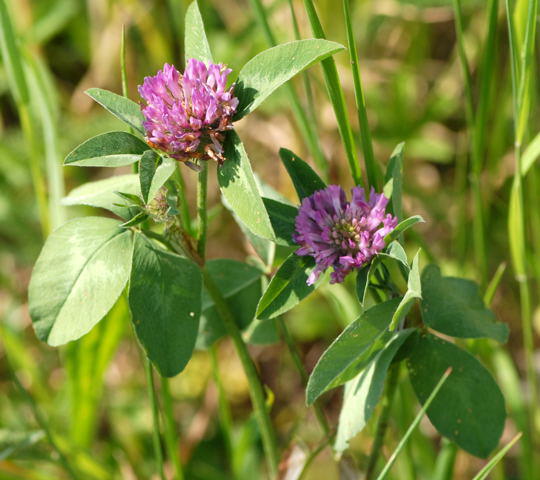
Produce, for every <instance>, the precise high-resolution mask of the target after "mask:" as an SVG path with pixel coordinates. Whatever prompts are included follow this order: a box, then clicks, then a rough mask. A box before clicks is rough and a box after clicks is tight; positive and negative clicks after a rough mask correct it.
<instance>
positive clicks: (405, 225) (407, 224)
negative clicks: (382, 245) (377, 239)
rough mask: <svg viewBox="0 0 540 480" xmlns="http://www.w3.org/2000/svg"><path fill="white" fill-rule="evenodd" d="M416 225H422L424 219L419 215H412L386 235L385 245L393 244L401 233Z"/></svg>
mask: <svg viewBox="0 0 540 480" xmlns="http://www.w3.org/2000/svg"><path fill="white" fill-rule="evenodd" d="M417 223H424V219H423V218H422V217H421V216H420V215H413V216H412V217H409V218H406V219H405V220H402V221H401V222H399V223H398V224H397V226H396V228H394V230H392V231H391V232H390V233H389V234H388V235H386V237H385V239H384V241H385V242H386V243H390V242H393V241H394V240H396V239H397V238H398V237H399V236H400V235H401V234H402V233H403V232H405V231H406V230H408V229H409V228H411V227H412V226H414V225H416V224H417Z"/></svg>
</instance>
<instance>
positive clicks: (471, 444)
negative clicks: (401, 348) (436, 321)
mask: <svg viewBox="0 0 540 480" xmlns="http://www.w3.org/2000/svg"><path fill="white" fill-rule="evenodd" d="M411 340H412V341H414V342H413V343H412V345H411V348H410V349H409V356H408V359H407V368H408V369H409V377H410V380H411V384H412V386H413V389H414V391H415V393H416V396H417V397H418V399H419V401H420V403H422V404H423V403H424V402H425V401H426V399H427V397H428V396H429V394H430V392H431V391H432V390H433V388H434V387H435V385H436V384H437V382H438V381H439V379H440V378H441V376H442V375H443V373H444V372H445V371H446V370H447V369H448V367H452V375H450V377H449V378H448V380H447V381H446V383H445V384H444V386H443V387H442V389H441V391H440V393H439V395H438V396H437V397H436V398H435V400H434V401H433V403H432V404H431V406H430V407H429V408H428V410H427V415H428V417H429V419H430V420H431V423H432V424H433V425H434V426H435V428H436V429H437V430H438V431H439V433H441V435H444V436H445V437H447V438H449V439H450V440H452V441H453V442H455V443H457V444H458V445H459V446H460V447H461V448H463V449H464V450H466V451H467V452H469V453H471V454H473V455H476V456H478V457H482V458H486V457H487V456H488V455H489V454H490V452H491V451H492V450H493V449H494V448H495V447H496V446H497V444H498V443H499V439H500V437H501V434H502V431H503V427H504V422H505V419H506V412H505V407H504V399H503V396H502V394H501V391H500V390H499V387H498V386H497V384H496V383H495V381H494V380H493V377H492V376H491V374H490V373H489V372H488V371H487V370H486V368H485V367H484V366H483V365H482V364H481V363H480V362H479V361H478V360H477V359H476V358H474V357H473V356H472V355H470V354H469V353H467V352H465V351H464V350H461V349H460V348H459V347H457V346H456V345H454V344H452V343H449V342H446V341H444V340H443V339H441V338H438V337H435V336H434V335H431V334H429V333H424V334H415V335H413V336H411V337H410V340H409V341H411ZM407 343H409V342H407Z"/></svg>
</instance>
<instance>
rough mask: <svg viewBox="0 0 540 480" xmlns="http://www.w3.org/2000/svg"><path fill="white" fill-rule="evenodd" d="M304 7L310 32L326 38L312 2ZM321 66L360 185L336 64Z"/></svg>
mask: <svg viewBox="0 0 540 480" xmlns="http://www.w3.org/2000/svg"><path fill="white" fill-rule="evenodd" d="M304 7H305V9H306V11H307V14H308V18H309V23H310V24H311V30H312V31H313V35H314V36H315V37H316V38H324V39H325V38H326V35H325V34H324V30H323V27H322V25H321V21H320V19H319V16H318V15H317V10H315V5H314V4H313V0H304ZM321 66H322V69H323V73H324V80H325V83H326V89H327V91H328V96H329V97H330V101H331V102H332V106H333V107H334V113H335V115H336V120H337V122H338V129H339V134H340V135H341V139H342V141H343V146H344V147H345V153H346V155H347V160H348V162H349V168H350V170H351V174H352V177H353V180H354V182H355V183H356V184H357V185H360V184H361V183H362V171H361V170H360V164H359V163H358V155H357V153H356V146H355V142H354V137H353V132H352V128H351V123H350V121H349V117H348V111H347V105H346V103H345V95H344V93H343V88H342V87H341V82H340V80H339V76H338V72H337V68H336V62H335V61H334V59H333V58H326V59H324V60H322V61H321Z"/></svg>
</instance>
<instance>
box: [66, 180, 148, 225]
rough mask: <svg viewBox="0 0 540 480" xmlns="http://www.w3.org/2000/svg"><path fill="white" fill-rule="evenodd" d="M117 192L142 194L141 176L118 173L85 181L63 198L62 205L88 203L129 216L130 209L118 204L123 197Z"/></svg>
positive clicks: (125, 216) (120, 215) (124, 216)
mask: <svg viewBox="0 0 540 480" xmlns="http://www.w3.org/2000/svg"><path fill="white" fill-rule="evenodd" d="M116 192H125V193H128V194H133V195H140V193H141V189H140V187H139V176H138V175H135V174H129V175H117V176H114V177H109V178H105V179H104V180H97V181H96V182H88V183H85V184H83V185H81V186H80V187H77V188H74V189H73V190H72V191H71V192H69V194H68V195H67V197H65V198H63V199H62V205H67V206H73V205H88V206H90V207H96V208H104V209H105V210H109V211H111V212H113V213H115V214H116V215H118V216H119V217H122V218H129V216H130V215H129V209H128V208H126V207H121V206H118V205H117V204H118V203H119V202H120V201H121V200H122V199H121V197H120V196H119V195H118V194H117V193H116Z"/></svg>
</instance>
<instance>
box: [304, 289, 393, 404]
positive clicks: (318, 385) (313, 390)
mask: <svg viewBox="0 0 540 480" xmlns="http://www.w3.org/2000/svg"><path fill="white" fill-rule="evenodd" d="M398 303H399V299H392V300H389V301H387V302H384V303H380V304H378V305H375V306H374V307H371V308H370V309H368V310H366V311H365V312H363V313H362V314H361V315H360V317H358V318H357V319H356V320H355V321H354V322H352V323H351V324H350V325H349V326H348V327H347V328H346V329H345V330H343V332H341V334H340V335H339V337H337V338H336V339H335V340H334V342H333V343H332V344H331V345H330V346H329V347H328V349H327V350H326V351H325V352H324V353H323V354H322V355H321V358H319V361H318V362H317V365H315V368H314V369H313V372H311V375H310V377H309V381H308V384H307V387H306V398H307V403H308V405H311V404H312V403H313V402H314V401H315V400H317V398H319V397H320V396H321V395H322V394H323V393H324V392H327V391H328V390H331V389H332V388H336V387H338V386H339V385H342V384H344V383H345V382H347V381H348V380H350V379H351V378H353V377H355V376H356V375H357V374H358V373H359V372H360V371H361V370H362V369H363V368H364V367H365V366H366V365H367V364H368V362H369V361H371V359H372V358H373V356H374V355H375V354H376V353H377V352H378V351H379V350H381V349H382V348H383V346H384V345H385V344H386V343H387V341H388V340H389V339H390V338H391V336H392V334H391V333H390V332H388V325H389V324H390V321H391V319H392V315H393V313H394V311H395V310H396V308H397V305H398Z"/></svg>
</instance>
